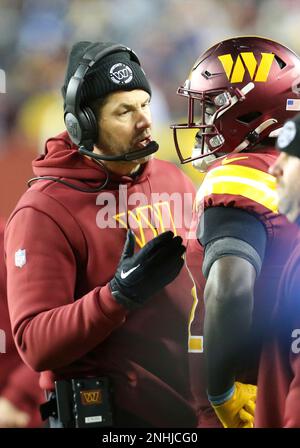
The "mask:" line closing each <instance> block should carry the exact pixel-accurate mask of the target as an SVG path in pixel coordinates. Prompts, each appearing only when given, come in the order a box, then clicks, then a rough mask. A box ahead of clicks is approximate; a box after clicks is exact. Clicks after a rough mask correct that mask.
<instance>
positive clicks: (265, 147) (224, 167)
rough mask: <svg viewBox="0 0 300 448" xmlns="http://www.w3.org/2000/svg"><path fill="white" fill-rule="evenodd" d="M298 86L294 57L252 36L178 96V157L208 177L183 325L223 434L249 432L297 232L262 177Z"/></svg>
mask: <svg viewBox="0 0 300 448" xmlns="http://www.w3.org/2000/svg"><path fill="white" fill-rule="evenodd" d="M298 83H300V59H299V57H298V56H297V55H296V54H295V53H294V52H293V51H291V50H290V49H288V48H287V47H285V46H284V45H282V44H280V43H278V42H275V41H272V40H270V39H266V38H261V37H255V36H250V37H237V38H231V39H228V40H225V41H223V42H219V43H218V44H216V45H214V46H213V47H211V48H209V49H208V50H207V51H205V52H204V53H203V54H202V55H201V56H200V57H199V58H198V59H197V61H196V62H195V64H194V66H193V68H192V70H191V72H190V74H189V77H188V79H187V80H186V82H185V83H184V85H183V86H182V87H180V88H179V89H178V93H179V94H180V95H182V96H184V97H186V98H187V99H188V121H187V123H185V124H179V125H173V126H172V128H173V132H174V141H175V146H176V150H177V153H178V155H179V158H180V160H181V162H182V163H187V162H192V163H193V165H194V167H195V168H197V169H199V170H200V171H202V172H206V175H205V178H204V181H203V183H202V185H201V187H200V189H199V191H198V194H197V201H196V211H197V214H196V217H195V220H196V222H195V226H194V230H195V238H194V239H191V240H190V241H189V244H188V248H187V256H186V259H187V265H188V268H189V270H190V273H191V276H192V277H193V279H194V282H195V286H197V291H196V292H197V294H195V302H194V306H193V309H192V310H191V311H192V312H191V320H190V326H189V330H190V331H189V351H190V353H191V363H192V364H193V369H192V371H193V372H194V376H195V378H194V393H195V395H196V396H197V399H198V407H199V408H205V398H204V395H205V394H204V386H203V385H204V384H205V382H204V380H203V378H202V377H201V375H202V372H203V370H204V371H205V373H206V386H207V393H208V398H209V400H210V403H211V405H212V406H213V408H214V410H215V412H216V414H217V416H218V418H219V420H220V421H221V422H222V424H223V426H224V427H253V419H254V417H253V415H254V409H255V400H256V387H255V386H254V385H252V384H247V383H248V382H251V383H253V384H255V382H256V361H257V356H258V354H259V346H260V341H261V339H262V337H263V333H264V331H265V327H266V324H267V323H268V319H269V316H270V312H271V310H272V305H273V303H274V297H275V295H276V291H277V288H278V281H279V277H280V272H281V270H282V267H283V265H284V264H285V262H286V260H287V257H288V256H289V254H290V252H291V248H292V246H293V240H294V236H295V233H296V226H294V225H292V224H288V222H287V221H286V218H285V217H284V216H283V215H281V214H279V212H278V209H277V196H276V191H275V178H274V177H273V176H272V175H270V174H269V173H268V168H269V166H270V165H271V164H272V163H273V162H274V160H275V158H276V156H277V155H276V150H275V149H274V137H275V136H276V134H277V133H278V130H279V128H281V127H282V125H283V123H284V121H285V120H286V119H287V118H290V117H293V116H294V115H295V114H296V113H297V111H299V110H300V92H299V89H298ZM299 85H300V84H299ZM191 130H192V132H194V133H195V146H194V148H193V152H192V154H188V155H187V154H185V153H184V151H185V150H186V148H182V147H181V145H180V140H181V137H180V133H183V132H191ZM201 270H202V273H201V272H200V271H201ZM203 298H204V300H203ZM204 302H205V318H204ZM203 352H204V353H205V360H204V363H205V367H204V369H203V366H202V363H203V354H201V353H203ZM237 380H239V381H237ZM202 415H203V414H202ZM204 425H205V421H204V420H203V421H200V422H199V426H204Z"/></svg>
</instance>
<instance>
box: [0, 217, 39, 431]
mask: <svg viewBox="0 0 300 448" xmlns="http://www.w3.org/2000/svg"><path fill="white" fill-rule="evenodd" d="M3 236H4V223H3V222H2V221H1V220H0V256H1V258H0V329H1V331H4V333H5V344H4V345H5V347H4V348H5V352H4V353H0V362H1V368H0V396H1V397H3V398H6V399H7V400H9V401H10V402H11V403H12V404H13V405H14V406H15V407H16V408H18V409H20V410H21V411H24V412H26V413H28V414H29V416H30V420H29V422H28V427H30V428H31V427H32V428H34V427H38V426H42V421H41V418H40V414H39V404H40V403H42V401H43V400H44V397H43V393H42V390H41V389H40V387H39V384H38V374H37V373H36V372H34V371H33V370H32V369H30V368H29V367H28V366H26V365H25V364H24V363H23V361H22V360H21V358H20V356H19V354H18V352H17V350H16V347H15V344H14V341H13V337H12V334H11V328H10V321H9V315H8V309H7V301H6V269H5V264H4V259H3ZM1 348H3V347H2V344H1Z"/></svg>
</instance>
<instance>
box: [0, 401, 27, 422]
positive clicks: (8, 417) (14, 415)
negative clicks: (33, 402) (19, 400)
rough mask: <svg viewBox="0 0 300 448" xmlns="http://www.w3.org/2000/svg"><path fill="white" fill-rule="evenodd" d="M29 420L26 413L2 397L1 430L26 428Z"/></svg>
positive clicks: (0, 407) (0, 408)
mask: <svg viewBox="0 0 300 448" xmlns="http://www.w3.org/2000/svg"><path fill="white" fill-rule="evenodd" d="M29 420H30V417H29V415H28V414H27V413H26V412H23V411H20V409H18V408H17V407H16V406H14V405H13V404H12V403H11V402H10V401H9V400H7V399H6V398H4V397H0V428H25V426H27V424H28V422H29Z"/></svg>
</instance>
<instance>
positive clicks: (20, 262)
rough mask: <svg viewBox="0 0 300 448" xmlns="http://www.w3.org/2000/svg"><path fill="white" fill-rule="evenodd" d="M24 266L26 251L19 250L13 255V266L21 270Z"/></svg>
mask: <svg viewBox="0 0 300 448" xmlns="http://www.w3.org/2000/svg"><path fill="white" fill-rule="evenodd" d="M25 264H26V250H25V249H19V250H17V252H16V253H15V265H16V266H17V268H22V267H23V266H24V265H25Z"/></svg>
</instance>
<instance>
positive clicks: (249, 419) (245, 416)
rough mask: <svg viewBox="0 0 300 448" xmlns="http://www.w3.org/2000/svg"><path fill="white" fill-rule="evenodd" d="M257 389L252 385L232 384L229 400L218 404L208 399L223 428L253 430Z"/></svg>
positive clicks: (212, 398)
mask: <svg viewBox="0 0 300 448" xmlns="http://www.w3.org/2000/svg"><path fill="white" fill-rule="evenodd" d="M256 391H257V387H256V386H253V385H252V384H243V383H239V382H235V383H234V387H233V390H232V393H230V394H229V398H228V399H226V398H225V401H223V402H222V403H220V404H216V403H217V401H218V400H215V399H214V397H211V396H210V397H209V399H210V402H211V405H212V407H213V408H214V410H215V413H216V414H217V416H218V418H219V420H220V421H221V423H222V425H223V426H224V428H253V426H254V412H255V403H256Z"/></svg>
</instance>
